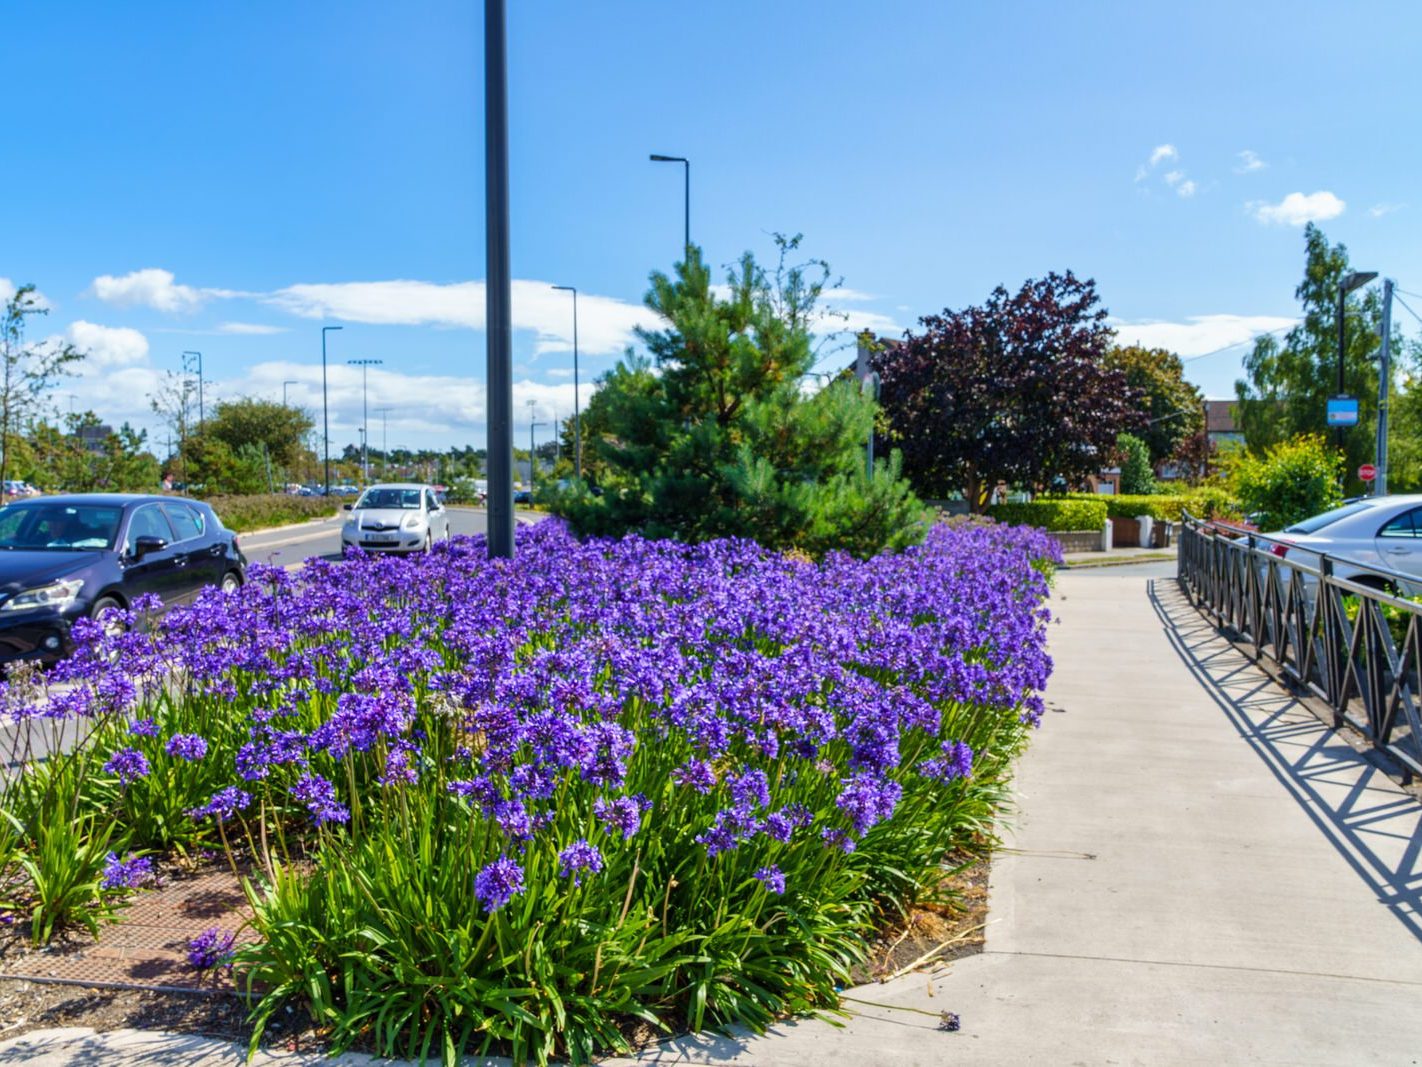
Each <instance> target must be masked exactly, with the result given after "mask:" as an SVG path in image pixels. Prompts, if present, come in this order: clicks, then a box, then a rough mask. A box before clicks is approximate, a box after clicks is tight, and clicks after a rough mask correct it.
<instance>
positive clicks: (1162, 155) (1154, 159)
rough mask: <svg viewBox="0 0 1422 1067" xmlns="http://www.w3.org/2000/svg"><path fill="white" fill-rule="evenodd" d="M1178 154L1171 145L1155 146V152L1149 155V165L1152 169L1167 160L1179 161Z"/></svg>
mask: <svg viewBox="0 0 1422 1067" xmlns="http://www.w3.org/2000/svg"><path fill="white" fill-rule="evenodd" d="M1179 158H1180V153H1179V152H1177V151H1176V150H1175V146H1174V145H1173V144H1162V145H1156V146H1155V151H1153V152H1151V154H1150V165H1151V166H1152V167H1153V166H1155V165H1156V164H1157V163H1164V162H1166V161H1167V160H1172V159H1179Z"/></svg>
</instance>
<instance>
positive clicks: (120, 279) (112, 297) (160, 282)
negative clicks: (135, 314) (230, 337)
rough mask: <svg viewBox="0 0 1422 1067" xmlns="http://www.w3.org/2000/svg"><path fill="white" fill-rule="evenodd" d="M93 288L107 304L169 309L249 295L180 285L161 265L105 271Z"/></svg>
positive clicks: (194, 308)
mask: <svg viewBox="0 0 1422 1067" xmlns="http://www.w3.org/2000/svg"><path fill="white" fill-rule="evenodd" d="M90 288H91V289H92V291H93V293H94V295H95V296H97V297H98V298H99V299H100V300H102V301H104V302H105V303H106V304H114V305H117V306H118V307H149V308H153V309H154V310H155V311H167V312H178V311H196V310H197V309H198V308H199V307H201V306H202V305H203V304H205V303H206V302H207V301H209V300H212V299H214V298H223V297H233V296H244V295H247V294H244V293H239V292H236V291H234V290H231V289H194V288H193V287H192V286H190V285H180V284H178V282H176V281H175V280H174V277H173V272H172V271H170V270H163V269H162V268H161V267H145V268H143V269H142V270H134V271H129V272H128V273H127V274H124V275H113V274H101V275H99V276H98V277H97V278H95V279H94V282H93V285H92V286H91V287H90Z"/></svg>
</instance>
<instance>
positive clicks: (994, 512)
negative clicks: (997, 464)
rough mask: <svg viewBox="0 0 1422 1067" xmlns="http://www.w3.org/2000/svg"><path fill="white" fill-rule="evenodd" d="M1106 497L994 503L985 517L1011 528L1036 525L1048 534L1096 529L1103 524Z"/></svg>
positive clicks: (1104, 522)
mask: <svg viewBox="0 0 1422 1067" xmlns="http://www.w3.org/2000/svg"><path fill="white" fill-rule="evenodd" d="M1107 499H1108V498H1105V497H1102V498H1091V497H1087V498H1083V499H1075V498H1041V499H1037V500H1031V501H1027V502H1026V503H1021V504H994V505H993V506H992V507H990V508H988V514H989V515H991V516H992V517H993V518H994V519H996V520H997V521H998V522H1004V523H1008V524H1010V525H1013V526H1036V527H1037V528H1039V529H1042V530H1046V531H1048V532H1050V533H1066V532H1068V531H1077V530H1099V529H1101V528H1102V527H1103V526H1105V525H1106V512H1107V505H1106V500H1107Z"/></svg>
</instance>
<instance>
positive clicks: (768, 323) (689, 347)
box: [550, 237, 923, 555]
mask: <svg viewBox="0 0 1422 1067" xmlns="http://www.w3.org/2000/svg"><path fill="white" fill-rule="evenodd" d="M776 240H777V245H778V247H779V251H780V259H779V264H778V266H777V267H776V269H775V270H774V271H773V272H767V271H766V270H764V269H762V268H761V267H760V266H758V265H757V263H756V261H755V259H754V257H752V256H751V255H750V254H749V253H747V254H746V255H744V256H743V257H742V258H741V260H740V262H739V264H738V265H737V266H736V267H735V268H733V269H732V270H731V271H730V272H729V275H728V277H727V284H726V291H725V294H724V295H720V294H718V293H717V292H716V291H715V289H714V288H713V286H712V284H711V272H710V271H709V270H708V269H707V267H706V266H705V264H704V262H703V261H702V258H701V255H700V253H699V251H698V250H696V249H692V250H691V251H690V253H689V255H688V257H687V260H686V262H684V263H681V264H678V266H677V269H676V276H675V277H674V278H673V277H668V276H666V275H664V274H662V273H660V272H658V273H655V274H653V275H652V287H651V291H650V292H649V293H648V294H647V298H646V303H647V306H648V307H649V308H651V309H652V310H653V311H654V312H656V313H657V314H658V315H659V316H660V317H661V318H662V319H663V321H664V322H665V323H666V327H665V328H664V329H660V330H642V331H639V337H640V339H641V341H642V342H643V344H645V346H646V348H647V350H648V352H649V354H650V358H648V359H641V358H637V357H635V356H632V355H631V354H629V356H628V358H627V359H625V360H624V361H623V362H622V363H620V364H619V365H618V367H617V368H616V369H614V370H613V371H612V372H611V373H609V374H607V375H606V376H604V378H603V380H602V383H601V386H600V388H599V389H598V391H597V393H596V395H595V397H594V400H593V402H592V403H590V404H589V407H588V412H587V414H586V416H585V417H584V419H583V448H584V463H585V468H586V470H587V471H588V472H590V473H591V472H595V475H596V477H597V478H598V484H599V485H600V487H601V488H602V489H603V490H604V492H603V494H602V495H601V496H593V495H592V494H591V493H589V492H588V491H587V488H586V486H585V485H579V486H575V487H574V488H573V489H572V490H570V491H567V492H563V493H556V492H555V493H552V494H551V495H550V503H551V505H552V507H553V509H554V510H555V511H557V512H558V513H560V514H562V515H565V516H566V517H567V518H568V520H569V521H570V523H571V524H572V525H573V527H574V528H575V529H577V530H579V531H581V532H585V533H597V534H615V533H620V532H623V531H627V530H638V531H641V532H643V533H645V534H646V535H648V536H652V537H676V538H680V539H682V540H688V541H697V540H703V539H706V538H712V537H723V536H742V537H752V538H755V539H756V540H758V541H760V542H761V543H762V544H766V545H771V546H775V547H784V548H791V547H793V548H800V549H804V550H806V551H809V552H812V553H820V552H824V551H826V550H828V549H831V548H843V549H845V550H847V551H851V552H854V553H856V554H861V555H867V554H870V553H873V552H876V551H878V550H880V549H882V548H885V547H899V546H902V545H905V544H908V543H911V542H912V541H914V540H916V539H918V538H919V537H921V536H922V528H921V520H922V517H923V509H922V507H921V506H920V505H919V504H918V502H917V501H916V500H915V499H914V497H913V494H912V493H911V492H910V490H909V488H908V486H907V484H906V483H905V482H904V481H903V480H902V479H901V478H900V477H899V464H898V459H897V457H891V458H889V459H886V460H882V461H880V462H878V463H877V464H876V466H875V470H874V471H873V473H872V476H871V475H870V474H869V473H868V472H867V471H866V469H865V467H866V459H865V453H866V444H867V441H868V435H869V431H870V428H871V427H872V425H873V421H874V410H875V409H874V403H873V401H872V400H871V399H869V398H867V397H865V396H863V395H862V394H861V393H860V391H859V389H858V388H857V387H856V386H855V385H854V384H853V383H850V382H842V383H836V384H832V385H831V386H829V387H828V388H825V389H822V390H820V391H819V392H817V393H814V394H811V395H807V394H806V392H805V390H804V388H803V385H804V381H805V379H806V377H807V376H808V374H809V371H810V369H811V367H812V366H813V363H814V358H815V357H814V352H813V349H812V344H811V330H812V328H813V327H814V325H815V323H816V302H817V300H818V298H819V296H820V294H821V292H822V291H823V289H824V288H825V285H826V282H827V281H828V278H829V271H828V269H827V267H826V266H825V265H824V264H823V263H821V262H811V263H807V264H801V265H793V266H792V265H790V264H788V262H787V259H788V256H789V255H790V254H791V253H793V252H794V250H795V249H796V248H797V247H798V244H799V238H798V237H796V238H791V239H784V238H780V237H777V239H776Z"/></svg>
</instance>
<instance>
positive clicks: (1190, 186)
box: [1175, 178, 1195, 200]
mask: <svg viewBox="0 0 1422 1067" xmlns="http://www.w3.org/2000/svg"><path fill="white" fill-rule="evenodd" d="M1175 192H1176V195H1177V196H1183V197H1185V198H1186V199H1187V200H1188V199H1189V198H1190V197H1192V196H1194V195H1195V183H1194V182H1192V181H1191V180H1190V179H1189V178H1186V179H1185V180H1184V181H1183V182H1181V183H1180V184H1179V185H1177V186H1176V187H1175Z"/></svg>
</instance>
